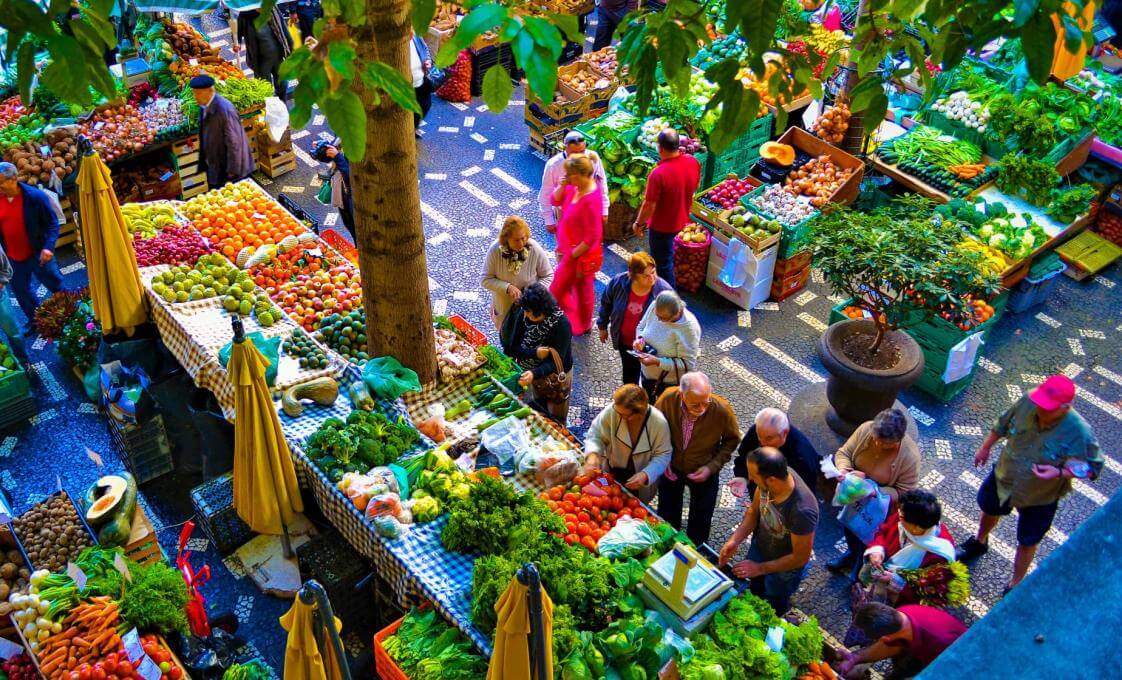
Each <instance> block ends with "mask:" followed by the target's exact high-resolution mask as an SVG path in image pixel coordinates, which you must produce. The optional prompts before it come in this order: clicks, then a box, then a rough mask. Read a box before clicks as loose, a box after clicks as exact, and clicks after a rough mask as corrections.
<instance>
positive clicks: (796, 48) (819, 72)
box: [787, 40, 836, 80]
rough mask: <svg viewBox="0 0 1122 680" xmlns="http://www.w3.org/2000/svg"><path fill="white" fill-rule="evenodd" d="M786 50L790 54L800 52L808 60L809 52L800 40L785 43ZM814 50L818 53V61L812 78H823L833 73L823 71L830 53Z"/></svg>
mask: <svg viewBox="0 0 1122 680" xmlns="http://www.w3.org/2000/svg"><path fill="white" fill-rule="evenodd" d="M787 51H788V52H791V53H792V54H801V55H802V56H804V57H806V58H807V60H808V61H809V60H810V52H808V51H807V46H806V43H805V42H803V41H802V40H792V41H791V42H789V43H787ZM815 52H816V53H817V54H818V59H819V62H818V65H817V66H815V67H814V78H815V80H825V79H826V78H829V77H830V76H831V75H833V74H832V73H825V74H824V73H823V72H824V71H825V70H826V62H827V61H828V60H829V59H830V55H829V54H828V53H826V52H823V51H822V50H818V49H816V50H815ZM835 68H836V67H835Z"/></svg>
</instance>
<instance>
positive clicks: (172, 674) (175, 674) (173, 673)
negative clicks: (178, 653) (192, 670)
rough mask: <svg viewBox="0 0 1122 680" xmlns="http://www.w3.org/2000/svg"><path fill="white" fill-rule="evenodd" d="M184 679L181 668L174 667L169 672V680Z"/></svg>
mask: <svg viewBox="0 0 1122 680" xmlns="http://www.w3.org/2000/svg"><path fill="white" fill-rule="evenodd" d="M182 677H183V671H181V670H179V666H172V667H171V670H170V671H168V678H170V679H171V680H179V679H180V678H182Z"/></svg>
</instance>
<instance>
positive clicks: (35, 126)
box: [0, 116, 43, 149]
mask: <svg viewBox="0 0 1122 680" xmlns="http://www.w3.org/2000/svg"><path fill="white" fill-rule="evenodd" d="M42 133H43V126H42V124H41V123H38V122H37V119H36V118H35V117H33V116H20V117H19V119H18V120H17V121H16V122H14V123H12V124H10V125H8V126H6V127H5V128H3V129H0V149H10V148H12V147H16V146H21V145H23V144H27V143H31V142H36V141H38V139H39V138H40V137H41V136H42Z"/></svg>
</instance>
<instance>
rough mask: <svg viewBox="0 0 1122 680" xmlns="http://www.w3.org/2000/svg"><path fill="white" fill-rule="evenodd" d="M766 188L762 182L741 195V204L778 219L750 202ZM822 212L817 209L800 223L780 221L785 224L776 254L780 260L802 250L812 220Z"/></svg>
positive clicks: (769, 217) (753, 210) (765, 215)
mask: <svg viewBox="0 0 1122 680" xmlns="http://www.w3.org/2000/svg"><path fill="white" fill-rule="evenodd" d="M766 188H767V185H766V184H762V185H760V186H758V187H756V188H755V189H753V190H752V191H749V192H748V193H746V194H744V195H743V196H741V197H740V204H741V205H742V206H744V207H745V208H747V209H748V210H750V211H751V212H754V213H756V214H757V215H760V216H761V217H766V218H767V219H769V220H774V219H776V218H775V216H774V215H772V214H771V213H769V212H768V211H766V210H760V209H759V208H756V207H755V206H753V205H752V204H750V203H749V202H748V201H750V200H752V198H753V197H754V196H756V195H757V194H762V193H763V192H764V190H765V189H766ZM820 214H821V212H819V211H818V210H815V211H814V213H812V214H811V215H810V216H809V217H806V218H805V219H803V221H802V222H799V223H798V224H793V225H788V224H783V223H782V222H780V224H783V231H782V232H781V234H780V237H779V252H778V253H777V254H776V256H777V257H778V258H779V259H780V260H785V259H787V258H788V257H790V256H791V255H795V254H797V253H798V252H799V251H800V250H802V248H803V246H804V245H805V241H806V237H807V234H809V233H810V225H811V222H813V221H814V218H815V217H818V216H819V215H820Z"/></svg>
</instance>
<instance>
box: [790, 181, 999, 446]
mask: <svg viewBox="0 0 1122 680" xmlns="http://www.w3.org/2000/svg"><path fill="white" fill-rule="evenodd" d="M933 209H934V203H932V202H931V201H930V200H928V199H924V198H919V197H908V198H901V199H896V200H894V201H892V202H890V203H889V204H888V205H887V206H884V207H881V208H877V209H876V210H873V211H870V212H864V213H862V212H857V211H854V210H849V209H846V208H842V207H837V208H836V209H834V210H832V211H831V212H829V213H828V214H824V215H822V216H820V217H818V218H817V219H816V220H815V222H814V223H813V226H812V228H811V232H810V243H811V251H812V253H813V257H814V262H815V265H816V266H817V267H818V268H819V269H820V270H821V271H822V274H823V276H824V278H825V281H826V284H827V285H829V286H830V288H831V289H832V290H833V292H834V293H835V294H836V295H839V296H844V297H847V298H850V299H851V302H850V303H849V304H850V305H852V306H856V307H859V308H861V309H862V310H863V311H864V312H865V318H862V319H847V320H844V321H841V322H838V323H835V324H833V325H831V326H830V327H829V328H827V329H826V331H825V332H824V333H823V334H822V338H821V339H820V340H819V342H818V356H819V358H820V359H821V360H822V364H823V365H824V366H825V367H826V370H827V371H829V373H830V377H829V379H828V380H827V384H826V397H827V399H828V400H829V406H830V407H829V408H828V409H827V412H826V420H827V423H828V424H829V425H830V428H831V429H833V430H834V431H835V432H837V433H838V434H841V435H843V436H848V435H849V434H851V433H852V432H853V431H854V430H855V429H856V428H857V427H858V426H859V425H860V424H861V423H863V422H865V421H867V420H871V419H872V418H873V416H875V415H876V414H877V413H878V412H879V411H881V410H883V409H886V408H889V407H891V406H892V404H893V403H894V402H895V401H896V395H897V393H898V392H900V391H901V390H903V389H905V388H907V387H908V386H910V385H911V384H912V383H914V382H915V381H916V380H918V379H919V377H920V374H921V373H922V372H923V352H922V350H921V348H920V346H919V345H918V344H917V343H916V341H915V340H914V339H913V338H912V337H910V336H909V335H908V334H906V333H904V332H902V330H901V329H903V328H907V327H909V326H911V325H914V324H917V323H919V322H921V321H923V320H925V319H929V318H930V317H932V316H936V317H939V318H942V319H943V320H945V321H947V322H948V323H950V324H954V326H955V327H957V328H960V329H963V330H965V329H968V328H969V327H970V326H971V324H972V323H973V322H974V319H973V318H972V317H971V311H970V310H972V308H973V307H972V302H971V301H972V300H973V299H989V298H990V297H991V296H992V295H993V294H994V293H995V292H996V290H997V289H998V287H999V285H1000V281H999V280H998V279H997V278H996V277H995V276H994V275H992V274H983V273H982V272H983V271H985V269H984V267H983V266H982V263H981V262H980V261H979V256H978V255H977V253H975V252H973V251H967V250H959V249H956V248H955V247H954V246H955V244H956V243H958V242H959V241H961V240H962V239H963V236H964V234H963V231H962V227H961V225H960V224H958V223H957V222H955V221H953V220H950V219H947V218H944V217H943V216H941V215H937V214H935V213H934V211H933Z"/></svg>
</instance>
